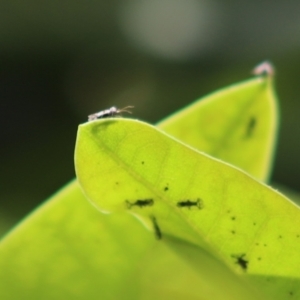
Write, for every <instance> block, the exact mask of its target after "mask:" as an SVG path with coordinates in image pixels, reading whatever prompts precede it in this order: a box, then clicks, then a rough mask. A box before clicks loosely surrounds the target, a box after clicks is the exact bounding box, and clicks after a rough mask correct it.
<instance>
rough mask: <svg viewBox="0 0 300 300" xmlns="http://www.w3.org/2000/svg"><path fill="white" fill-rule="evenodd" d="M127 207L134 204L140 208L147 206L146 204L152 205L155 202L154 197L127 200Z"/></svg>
mask: <svg viewBox="0 0 300 300" xmlns="http://www.w3.org/2000/svg"><path fill="white" fill-rule="evenodd" d="M125 202H126V205H127V208H128V209H130V208H131V207H132V206H138V207H140V208H143V207H146V206H152V205H153V204H154V200H153V199H138V200H136V201H135V202H130V201H128V200H125Z"/></svg>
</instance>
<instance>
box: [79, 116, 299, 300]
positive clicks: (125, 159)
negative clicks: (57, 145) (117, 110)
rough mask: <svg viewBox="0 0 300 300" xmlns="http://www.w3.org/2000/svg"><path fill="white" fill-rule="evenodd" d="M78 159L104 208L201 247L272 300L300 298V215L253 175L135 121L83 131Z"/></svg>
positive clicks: (92, 195)
mask: <svg viewBox="0 0 300 300" xmlns="http://www.w3.org/2000/svg"><path fill="white" fill-rule="evenodd" d="M91 157H92V158H93V159H91ZM75 161H76V170H77V177H78V179H79V182H80V185H81V186H82V188H83V190H84V192H85V194H86V196H87V198H89V199H90V200H91V201H92V203H93V204H94V205H95V206H97V207H98V208H99V209H100V210H102V211H105V212H126V211H127V212H130V213H133V214H135V215H137V216H138V217H139V218H140V219H141V220H143V222H144V223H145V224H146V226H148V227H149V228H152V229H153V231H154V232H155V234H156V236H157V237H158V238H160V236H161V235H162V240H163V239H167V237H169V236H171V237H176V238H179V239H182V240H184V241H187V242H190V243H192V244H195V245H198V246H199V247H200V248H201V249H204V251H207V252H208V253H210V254H213V255H214V256H215V257H217V258H219V259H221V260H222V261H224V262H225V263H226V265H227V266H228V267H229V268H231V270H232V271H233V272H234V273H237V274H241V275H242V276H244V277H246V278H247V279H249V280H250V282H251V283H252V284H254V286H256V287H257V288H259V289H260V290H262V291H264V292H265V293H266V294H267V295H270V296H271V299H286V298H287V297H288V296H290V295H294V296H295V295H297V294H298V295H299V293H300V285H299V282H298V281H299V277H300V269H299V268H297V267H296V266H297V265H298V264H299V263H300V257H299V252H300V229H299V228H300V211H299V209H298V207H296V206H295V205H294V204H293V203H292V202H290V201H289V200H288V199H287V198H285V197H284V196H282V195H281V194H279V193H277V192H275V191H274V190H272V189H270V188H269V187H267V186H265V185H263V184H261V183H259V182H258V181H256V180H255V179H253V178H252V177H250V176H249V175H247V174H246V173H244V172H242V171H240V170H238V169H236V168H234V167H232V166H230V165H228V164H225V163H223V162H221V161H218V160H216V159H213V158H211V157H209V156H207V155H205V154H203V153H200V152H197V151H195V150H193V149H192V148H190V147H187V146H186V145H184V144H182V143H180V142H178V141H176V140H174V139H173V138H171V137H170V136H168V135H166V134H164V133H162V132H161V131H159V130H157V129H156V128H154V127H152V126H150V125H147V124H146V123H142V122H139V121H133V120H104V121H97V122H93V123H90V124H84V125H81V126H80V127H79V131H78V139H77V145H76V156H75Z"/></svg>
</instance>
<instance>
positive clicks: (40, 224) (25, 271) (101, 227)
mask: <svg viewBox="0 0 300 300" xmlns="http://www.w3.org/2000/svg"><path fill="white" fill-rule="evenodd" d="M265 83H266V80H265V78H262V79H261V78H255V79H253V80H250V81H248V82H245V83H241V84H238V85H236V86H235V87H232V88H229V90H228V91H226V90H223V91H221V92H219V94H218V93H217V94H213V95H211V96H209V97H207V98H206V100H205V101H203V102H205V103H207V102H208V99H212V100H213V99H214V98H216V95H219V98H220V97H221V98H222V97H223V98H224V97H227V98H226V101H227V102H228V104H229V102H230V105H234V106H235V105H237V106H239V109H240V113H241V115H240V116H239V110H238V109H237V110H236V113H235V114H231V117H232V118H235V120H237V119H239V118H240V120H242V116H244V118H245V119H246V118H248V115H247V114H242V113H243V110H241V108H242V105H239V101H238V99H239V97H240V98H243V97H244V96H245V95H250V96H251V95H252V100H251V101H252V102H253V105H254V103H255V102H256V101H257V99H260V100H261V102H263V103H265V102H266V97H265V98H262V97H261V94H262V93H267V92H266V90H265V89H264V88H269V87H270V86H269V85H267V84H265ZM260 87H261V89H260ZM263 87H264V88H263ZM251 88H252V91H255V90H260V91H261V92H262V93H256V94H255V93H253V92H251ZM230 91H232V92H233V94H234V95H236V94H238V95H239V96H236V97H235V99H236V101H237V102H234V101H230V99H231V97H230ZM249 91H250V92H249ZM268 95H269V100H268V101H269V109H271V110H272V109H273V108H272V107H273V106H272V105H274V103H273V104H272V101H273V100H274V99H273V98H272V92H271V91H269V92H268ZM250 96H249V103H250ZM224 99H225V98H224ZM209 103H210V106H209V105H208V104H207V105H204V106H203V107H204V108H205V109H207V107H210V110H211V111H212V110H214V109H218V106H219V105H220V104H219V103H218V101H214V100H213V101H209ZM193 107H194V109H193ZM228 108H229V110H232V108H230V107H227V110H228ZM264 109H265V110H266V112H265V113H266V115H269V114H270V112H268V111H267V110H268V107H267V105H264ZM201 111H202V106H201V105H200V106H199V104H198V103H195V104H194V105H193V106H191V107H189V108H187V110H183V111H181V112H180V113H179V114H177V115H174V116H172V117H171V118H169V119H168V120H167V121H164V122H162V123H160V124H159V126H160V127H161V128H163V129H164V130H166V131H169V132H170V133H171V134H172V135H173V136H175V137H177V138H179V139H182V140H183V141H184V142H185V143H190V144H191V145H192V146H193V147H196V148H198V149H203V150H205V149H204V148H202V144H203V143H202V142H200V143H197V142H196V140H197V139H198V138H199V139H200V140H201V139H202V138H201V132H202V131H201V128H200V130H199V127H197V126H195V127H194V124H193V122H191V120H192V118H193V119H199V120H200V119H201V118H203V116H205V114H202V113H201ZM273 111H275V109H274V110H273ZM196 112H197V113H196ZM227 114H228V113H226V112H225V117H223V118H221V119H220V120H223V121H222V122H220V123H218V122H216V123H214V125H215V126H218V124H219V126H220V128H219V129H220V132H221V130H222V129H223V128H224V127H230V126H233V125H234V124H235V125H234V126H238V124H241V123H243V122H242V121H240V122H237V121H235V122H233V123H232V120H231V119H229V118H226V115H227ZM187 116H189V117H187ZM273 118H275V117H274V115H273ZM272 120H273V121H272ZM186 122H187V123H186ZM270 122H271V123H272V122H274V119H272V116H271V117H270ZM188 124H189V125H188ZM230 124H231V125H230ZM258 124H259V126H257V128H260V130H257V128H256V124H255V125H254V130H253V134H252V135H251V138H248V139H247V141H246V142H247V144H248V146H249V147H251V149H253V151H254V152H255V153H256V157H258V158H260V157H261V152H264V151H265V149H266V147H265V145H266V144H267V141H266V140H264V141H263V139H262V136H261V128H264V130H266V131H267V130H270V134H271V136H272V134H273V132H272V130H274V128H275V127H274V128H272V127H270V126H269V125H268V124H269V123H268V122H266V123H264V125H263V124H262V123H261V122H260V123H258ZM266 124H267V127H266ZM188 126H193V127H190V128H189V129H188V133H189V135H186V134H182V133H183V132H184V131H183V130H182V128H187V127H188ZM241 126H242V125H241ZM261 126H265V127H261ZM268 126H269V127H268ZM252 127H253V125H252ZM268 128H269V129H268ZM266 131H264V132H266ZM192 132H194V135H192V134H191V133H192ZM259 132H260V134H258V133H259ZM258 137H260V141H261V143H257V138H258ZM265 138H266V139H267V140H268V136H267V135H265ZM271 140H272V139H271ZM273 140H274V139H273ZM226 141H227V142H226ZM229 141H231V142H230V143H229ZM224 142H225V143H224ZM208 144H210V147H206V150H207V151H208V152H209V151H210V150H211V149H214V146H213V145H214V144H216V145H219V146H220V145H223V146H224V145H227V148H226V149H227V150H226V151H227V154H228V152H230V151H231V152H232V153H235V155H233V156H234V157H235V158H236V159H235V161H230V159H229V162H231V163H235V164H236V165H238V166H240V167H242V168H244V169H245V170H246V171H248V172H250V173H251V172H252V169H251V168H248V166H247V165H245V164H243V161H246V160H248V159H250V157H249V152H247V151H246V152H245V151H242V148H236V147H235V143H233V142H232V135H231V134H228V131H224V130H223V131H222V132H221V134H220V135H219V136H218V137H216V138H215V139H206V145H208ZM254 144H255V145H256V146H254ZM251 145H252V146H251ZM239 150H241V151H239ZM222 153H223V152H222V151H219V152H218V153H217V152H215V153H211V154H214V155H220V158H222V159H226V157H224V156H222ZM262 156H264V154H262ZM227 157H228V155H227ZM89 159H90V161H91V162H93V163H96V164H99V162H98V161H97V158H96V157H95V158H94V157H90V158H89ZM259 160H260V161H261V163H260V167H261V168H262V169H263V168H266V167H265V166H267V165H268V164H269V162H270V160H268V158H267V159H266V160H265V161H264V160H263V159H259ZM101 163H102V162H101ZM101 163H100V164H101ZM117 169H118V168H117ZM117 169H116V170H117ZM258 169H259V167H257V168H256V170H258ZM254 175H256V174H254ZM261 179H263V178H261ZM101 186H102V187H103V184H101ZM165 188H166V189H168V187H165ZM109 193H110V192H109V191H107V195H109ZM128 201H129V200H128ZM132 211H134V208H133V209H132ZM150 226H151V224H150ZM187 230H189V228H187ZM164 240H166V238H164ZM167 244H168V245H170V248H168V247H166V246H165V243H161V242H160V241H158V242H156V241H155V238H154V236H153V234H150V233H149V231H147V230H145V229H144V228H143V227H142V226H141V225H140V223H139V222H137V221H136V220H135V219H133V217H132V216H130V215H128V214H113V215H109V216H106V215H102V214H99V212H97V211H96V210H95V209H94V208H92V207H91V205H90V204H89V203H88V202H87V201H86V199H85V198H84V197H83V195H82V193H81V191H80V189H79V187H78V185H77V183H76V182H73V183H71V184H70V185H69V186H67V187H66V188H64V189H63V190H61V191H60V192H59V193H58V194H56V195H54V196H53V197H52V198H51V199H50V200H49V201H48V202H46V204H45V205H43V206H41V207H40V208H39V209H37V211H36V212H34V213H33V214H32V215H30V216H29V217H28V218H27V219H25V220H24V222H22V223H21V224H20V225H19V226H18V227H17V228H16V229H15V230H13V231H12V232H11V233H10V234H9V235H7V236H6V237H5V238H4V239H3V240H2V242H1V244H0V299H99V298H101V299H220V300H221V299H222V300H224V299H230V300H232V299H253V298H255V299H256V298H257V297H258V295H257V294H256V295H255V297H254V296H253V291H252V290H251V289H249V288H247V287H246V286H245V285H244V283H243V282H241V281H240V280H239V279H238V278H237V276H236V275H235V274H234V273H232V271H230V270H229V269H228V267H226V266H224V265H223V264H222V263H220V262H219V261H218V260H217V259H216V257H214V256H211V254H210V252H207V251H204V250H200V249H199V248H195V247H193V246H190V245H189V244H188V243H180V242H176V240H171V239H168V243H167ZM171 248H172V249H173V250H175V251H176V252H177V253H178V255H177V254H175V253H173V252H172V251H171V250H170V249H171ZM184 256H186V257H187V260H186V261H185V259H184V258H183V257H184ZM199 268H200V269H199ZM178 270H180V271H178ZM216 286H217V287H218V288H216ZM264 299H265V298H264Z"/></svg>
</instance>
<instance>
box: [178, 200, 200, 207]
mask: <svg viewBox="0 0 300 300" xmlns="http://www.w3.org/2000/svg"><path fill="white" fill-rule="evenodd" d="M177 206H178V207H187V208H188V209H190V208H191V207H192V206H195V207H198V208H199V209H201V208H202V203H201V199H199V198H198V199H197V200H196V201H191V200H184V201H179V202H177Z"/></svg>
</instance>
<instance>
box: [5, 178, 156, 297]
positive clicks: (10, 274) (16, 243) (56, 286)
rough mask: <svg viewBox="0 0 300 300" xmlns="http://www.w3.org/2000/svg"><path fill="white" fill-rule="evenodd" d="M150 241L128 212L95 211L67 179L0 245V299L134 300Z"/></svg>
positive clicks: (75, 186) (74, 183)
mask: <svg viewBox="0 0 300 300" xmlns="http://www.w3.org/2000/svg"><path fill="white" fill-rule="evenodd" d="M122 228H126V229H125V230H122ZM137 237H138V238H137ZM153 241H154V239H153V236H152V235H150V234H149V233H148V232H147V231H146V230H145V229H144V228H143V227H142V226H140V224H137V220H135V219H134V218H133V217H132V216H130V215H128V214H122V215H117V214H116V215H113V216H109V217H108V216H106V215H103V214H99V212H98V211H97V210H95V209H94V208H93V207H92V206H91V205H90V204H89V203H88V202H87V201H86V199H85V198H84V196H83V195H82V193H81V191H80V189H79V187H78V184H77V182H73V183H72V184H70V185H69V186H67V187H66V188H64V189H63V190H62V191H61V192H59V193H58V194H57V195H55V196H54V197H53V198H52V199H50V200H49V201H48V202H47V203H46V204H44V205H43V206H42V207H41V208H40V209H38V211H36V212H34V213H33V214H32V215H31V216H30V217H29V218H28V219H27V220H26V222H23V223H21V224H20V226H18V227H16V228H15V229H14V231H13V232H12V233H11V234H9V235H8V236H7V237H6V238H5V239H4V240H3V241H2V243H1V244H0V298H1V299H99V298H101V299H124V296H125V298H127V299H138V298H137V295H138V294H139V286H138V285H134V284H132V283H133V282H134V281H135V271H136V270H137V269H138V268H139V265H137V262H139V261H140V256H141V255H144V252H146V253H147V252H148V251H149V250H148V249H149V247H150V246H151V245H152V244H153Z"/></svg>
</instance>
